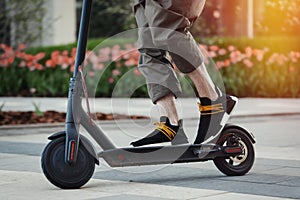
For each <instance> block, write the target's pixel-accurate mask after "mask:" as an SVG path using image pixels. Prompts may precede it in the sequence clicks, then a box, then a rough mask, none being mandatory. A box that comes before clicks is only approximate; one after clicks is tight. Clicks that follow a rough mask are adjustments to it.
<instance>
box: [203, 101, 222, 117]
mask: <svg viewBox="0 0 300 200" xmlns="http://www.w3.org/2000/svg"><path fill="white" fill-rule="evenodd" d="M198 106H199V110H200V112H201V115H212V114H216V113H221V112H224V108H223V105H222V104H221V103H218V104H215V105H208V106H202V105H201V104H200V103H198ZM208 111H210V112H209V113H205V112H208ZM202 112H203V113H202Z"/></svg>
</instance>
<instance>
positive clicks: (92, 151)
mask: <svg viewBox="0 0 300 200" xmlns="http://www.w3.org/2000/svg"><path fill="white" fill-rule="evenodd" d="M60 137H66V132H65V131H60V132H57V133H54V134H52V135H50V136H49V137H48V139H49V140H55V139H57V138H60ZM79 139H80V141H81V142H82V144H83V146H84V147H85V148H86V150H87V151H88V152H89V153H90V154H91V155H92V156H93V157H94V158H95V163H96V164H97V165H99V159H98V156H97V152H96V150H95V148H94V146H93V145H92V143H91V142H90V141H89V140H88V139H87V137H85V136H83V135H79Z"/></svg>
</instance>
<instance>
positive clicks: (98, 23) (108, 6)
mask: <svg viewBox="0 0 300 200" xmlns="http://www.w3.org/2000/svg"><path fill="white" fill-rule="evenodd" d="M78 2H80V3H81V2H82V1H78ZM92 6H93V7H92V14H91V25H90V32H89V37H90V38H97V37H108V36H112V35H114V34H117V33H120V32H122V31H125V30H127V29H130V28H135V21H134V17H133V13H132V8H131V0H113V1H107V0H94V1H93V5H92ZM80 11H81V9H78V12H77V22H78V23H79V19H80Z"/></svg>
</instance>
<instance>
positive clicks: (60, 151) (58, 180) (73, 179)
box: [41, 137, 95, 189]
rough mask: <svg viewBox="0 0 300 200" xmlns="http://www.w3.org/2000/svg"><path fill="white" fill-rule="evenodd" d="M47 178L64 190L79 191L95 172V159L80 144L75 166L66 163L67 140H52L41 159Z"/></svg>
mask: <svg viewBox="0 0 300 200" xmlns="http://www.w3.org/2000/svg"><path fill="white" fill-rule="evenodd" d="M41 164H42V169H43V172H44V174H45V176H46V178H47V179H48V180H49V181H50V182H51V183H52V184H54V185H55V186H57V187H59V188H62V189H77V188H80V187H81V186H83V185H84V184H86V183H87V182H88V181H89V180H90V178H91V177H92V175H93V173H94V170H95V159H94V158H93V157H92V156H91V155H90V154H89V153H88V151H87V150H86V148H85V147H84V146H83V145H82V143H80V144H79V148H78V156H77V161H76V163H75V164H74V165H70V164H67V163H66V162H65V138H64V137H60V138H56V139H54V140H52V141H51V142H49V143H48V145H47V146H46V147H45V149H44V152H43V154H42V158H41Z"/></svg>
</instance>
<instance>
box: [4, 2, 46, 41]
mask: <svg viewBox="0 0 300 200" xmlns="http://www.w3.org/2000/svg"><path fill="white" fill-rule="evenodd" d="M44 3H45V0H23V1H20V0H9V1H8V0H0V4H1V7H0V43H5V44H10V45H17V43H26V44H28V45H30V44H31V43H34V42H35V41H37V40H39V39H40V38H41V34H42V29H43V22H44V21H43V20H44V15H45V14H44V13H45V7H44Z"/></svg>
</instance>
